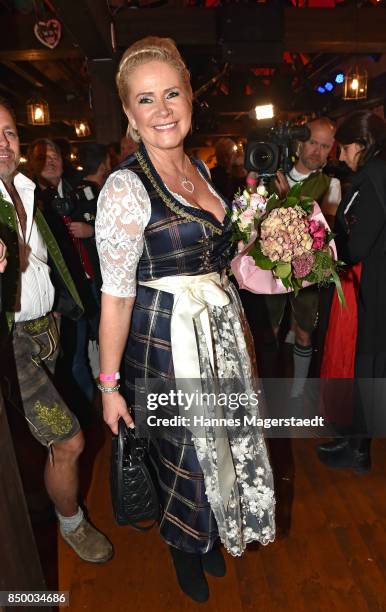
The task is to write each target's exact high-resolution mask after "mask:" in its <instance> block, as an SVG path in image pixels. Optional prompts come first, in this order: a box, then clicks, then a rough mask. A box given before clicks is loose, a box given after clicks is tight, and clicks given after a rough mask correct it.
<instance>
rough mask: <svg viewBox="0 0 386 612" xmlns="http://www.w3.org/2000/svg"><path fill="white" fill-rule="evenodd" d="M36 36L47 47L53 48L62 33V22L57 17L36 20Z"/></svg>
mask: <svg viewBox="0 0 386 612" xmlns="http://www.w3.org/2000/svg"><path fill="white" fill-rule="evenodd" d="M34 33H35V36H36V38H37V39H38V40H39V41H40V42H41V43H42V45H45V46H46V47H48V48H49V49H55V47H57V45H58V44H59V41H60V37H61V35H62V24H61V23H60V21H58V20H57V19H48V21H38V22H37V23H35V25H34Z"/></svg>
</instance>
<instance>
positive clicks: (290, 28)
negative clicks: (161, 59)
mask: <svg viewBox="0 0 386 612" xmlns="http://www.w3.org/2000/svg"><path fill="white" fill-rule="evenodd" d="M225 10H227V9H226V7H224V9H223V8H217V9H204V8H198V7H197V8H172V7H161V8H157V9H156V8H154V9H137V10H135V11H133V10H127V11H121V12H120V13H119V14H118V15H117V16H116V17H115V18H114V23H115V29H116V35H117V44H118V46H119V47H120V48H121V49H125V48H126V47H128V46H129V45H130V44H131V43H132V42H134V41H135V40H138V38H141V37H142V36H146V35H148V33H149V32H151V33H152V34H154V35H156V36H170V37H172V38H174V40H175V41H176V42H177V44H179V45H189V46H191V47H192V48H195V49H196V50H199V49H200V47H203V46H209V47H213V46H217V49H218V51H219V52H220V53H221V51H222V49H223V47H225V48H226V45H227V37H228V36H229V39H232V42H235V41H236V39H238V41H239V42H240V43H241V42H244V43H247V44H248V45H249V49H250V58H251V62H254V63H258V62H259V59H260V58H259V53H258V52H257V51H256V49H257V48H258V47H256V43H257V42H259V40H260V39H259V38H258V37H257V38H256V39H255V40H251V38H249V40H246V39H245V36H244V32H243V30H242V29H240V28H238V29H236V31H233V33H230V32H229V31H228V30H227V24H226V21H227V20H226V19H224V14H225V13H224V11H225ZM237 11H238V12H239V18H240V19H241V20H242V15H243V12H245V15H246V16H247V17H248V21H249V23H251V22H252V23H253V21H254V18H253V15H254V14H255V20H256V23H257V22H258V21H259V19H260V18H259V15H260V11H261V6H259V5H256V6H252V5H248V6H247V7H243V5H238V7H237ZM247 17H246V18H247ZM229 30H230V31H231V32H232V30H231V28H230V29H229ZM385 32H386V11H385V10H383V9H382V8H378V9H377V8H376V7H374V8H373V9H370V8H363V9H357V8H354V7H346V8H335V9H316V8H315V9H314V8H309V9H306V8H304V9H301V10H296V9H293V8H286V9H284V36H283V39H284V40H283V43H284V44H283V47H284V49H285V50H287V51H290V52H299V53H300V52H304V53H318V52H328V53H376V52H378V53H384V52H386V36H385ZM261 36H262V39H264V32H263V33H262V34H261ZM265 44H266V45H267V46H269V41H267V42H266V43H265Z"/></svg>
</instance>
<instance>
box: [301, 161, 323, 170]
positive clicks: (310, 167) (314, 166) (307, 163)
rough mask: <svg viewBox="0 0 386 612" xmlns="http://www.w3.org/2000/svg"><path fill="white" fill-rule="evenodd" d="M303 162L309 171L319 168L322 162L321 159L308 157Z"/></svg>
mask: <svg viewBox="0 0 386 612" xmlns="http://www.w3.org/2000/svg"><path fill="white" fill-rule="evenodd" d="M303 164H304V165H305V167H306V168H307V169H308V170H309V171H310V172H314V171H315V170H319V169H320V168H322V166H323V163H322V160H321V159H315V160H313V159H310V158H307V159H306V160H305V161H304V162H303Z"/></svg>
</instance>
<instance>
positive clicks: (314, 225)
mask: <svg viewBox="0 0 386 612" xmlns="http://www.w3.org/2000/svg"><path fill="white" fill-rule="evenodd" d="M309 229H310V234H311V236H312V248H313V249H316V250H317V251H319V250H320V249H322V248H323V247H324V245H325V243H326V233H327V232H326V228H325V227H324V225H322V223H320V221H314V220H311V221H310V226H309Z"/></svg>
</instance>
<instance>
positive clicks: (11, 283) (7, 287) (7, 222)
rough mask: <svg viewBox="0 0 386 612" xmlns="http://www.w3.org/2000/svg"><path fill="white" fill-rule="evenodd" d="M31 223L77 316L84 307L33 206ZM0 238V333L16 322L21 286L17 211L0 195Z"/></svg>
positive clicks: (42, 221) (44, 223)
mask: <svg viewBox="0 0 386 612" xmlns="http://www.w3.org/2000/svg"><path fill="white" fill-rule="evenodd" d="M34 220H35V222H36V225H37V228H38V230H39V232H40V235H41V236H42V238H43V240H44V242H45V244H46V246H47V251H48V255H49V257H50V265H51V266H52V267H54V268H55V270H53V272H54V273H55V275H56V277H57V278H58V279H60V281H61V283H62V285H63V286H64V287H65V289H66V290H67V292H68V293H69V295H70V296H71V298H72V300H73V301H74V304H75V305H76V307H77V310H78V312H79V315H80V314H81V313H83V312H84V308H83V305H82V302H81V299H80V297H79V294H78V292H77V290H76V287H75V284H74V281H73V280H72V278H71V275H70V272H69V271H68V268H67V266H66V264H65V262H64V259H63V256H62V254H61V252H60V249H59V246H58V243H57V242H56V240H55V238H54V236H53V235H52V232H51V230H50V228H49V227H48V225H47V222H46V220H45V218H44V216H43V214H42V212H41V211H40V210H39V209H38V208H37V207H36V206H35V210H34ZM0 238H1V239H2V240H3V242H4V243H5V245H6V247H7V267H6V269H5V272H4V273H3V274H2V279H1V280H2V285H1V289H2V290H1V295H2V313H1V318H0V333H1V334H3V333H4V328H5V329H6V330H8V333H9V332H10V331H11V329H12V326H13V323H14V319H15V312H14V308H15V303H16V299H17V295H18V290H19V284H20V261H19V238H18V231H17V220H16V212H15V209H14V207H13V205H12V204H11V203H10V202H8V201H7V200H5V199H4V197H3V196H2V194H1V192H0Z"/></svg>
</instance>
